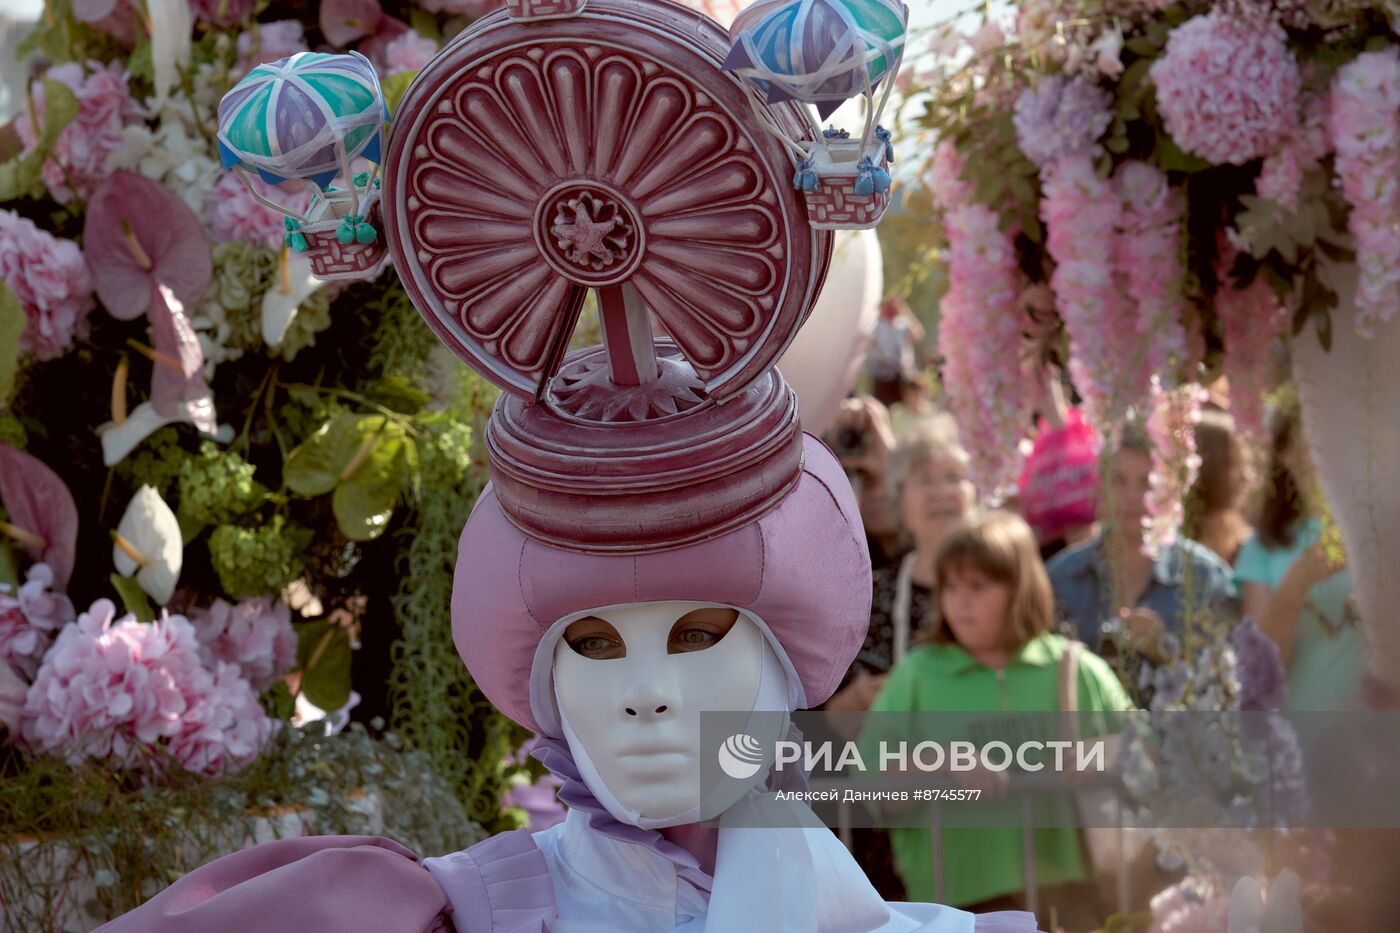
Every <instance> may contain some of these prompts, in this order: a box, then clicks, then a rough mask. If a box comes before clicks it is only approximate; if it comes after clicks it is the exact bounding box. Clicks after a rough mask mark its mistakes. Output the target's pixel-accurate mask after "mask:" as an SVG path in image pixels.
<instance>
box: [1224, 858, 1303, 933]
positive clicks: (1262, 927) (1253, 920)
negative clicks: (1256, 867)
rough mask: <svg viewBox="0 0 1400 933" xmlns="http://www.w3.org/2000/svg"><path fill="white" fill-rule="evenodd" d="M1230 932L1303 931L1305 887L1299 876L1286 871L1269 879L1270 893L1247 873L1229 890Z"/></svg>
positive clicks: (1271, 932)
mask: <svg viewBox="0 0 1400 933" xmlns="http://www.w3.org/2000/svg"><path fill="white" fill-rule="evenodd" d="M1229 918H1230V919H1229V926H1228V927H1227V930H1228V933H1303V905H1302V891H1301V884H1300V882H1299V880H1298V876H1297V875H1295V874H1294V873H1293V872H1291V871H1284V872H1281V873H1280V874H1279V876H1278V877H1277V878H1275V879H1274V880H1273V881H1271V882H1269V889H1268V892H1267V896H1266V894H1265V891H1264V889H1263V888H1262V887H1260V885H1259V882H1258V881H1256V880H1255V879H1253V878H1251V877H1249V876H1248V875H1246V876H1245V877H1243V878H1241V879H1240V880H1239V881H1237V882H1235V887H1234V890H1232V891H1231V892H1230V914H1229Z"/></svg>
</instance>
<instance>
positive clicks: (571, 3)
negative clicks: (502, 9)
mask: <svg viewBox="0 0 1400 933" xmlns="http://www.w3.org/2000/svg"><path fill="white" fill-rule="evenodd" d="M585 3H587V0H506V13H507V14H508V15H509V16H510V18H511V19H521V20H528V19H563V18H564V17H566V16H575V15H577V14H579V13H582V12H583V7H584V4H585Z"/></svg>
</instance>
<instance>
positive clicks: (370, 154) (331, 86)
mask: <svg viewBox="0 0 1400 933" xmlns="http://www.w3.org/2000/svg"><path fill="white" fill-rule="evenodd" d="M387 118H388V111H387V108H386V107H385V105H384V92H383V91H382V90H381V89H380V87H379V76H378V75H377V74H376V73H375V71H374V66H373V65H371V64H370V62H369V59H367V58H365V57H364V56H363V55H361V54H359V53H358V52H349V53H347V54H344V55H332V54H328V53H324V52H298V53H297V54H295V55H291V56H289V57H287V58H283V59H280V60H279V61H275V62H272V63H270V64H266V65H259V66H258V67H256V68H254V69H253V70H252V71H250V72H248V74H247V75H245V76H244V78H243V80H242V81H239V82H238V83H237V84H236V85H234V87H233V89H232V90H231V91H229V92H228V93H227V94H225V95H224V98H223V100H221V101H220V102H219V157H220V159H221V160H222V161H223V165H224V168H234V167H235V166H241V167H243V168H247V169H250V170H253V171H256V172H257V173H258V174H259V175H260V176H262V178H263V180H264V181H266V182H268V183H269V184H277V183H279V182H283V181H286V180H287V179H290V178H302V179H308V180H310V181H312V182H314V183H315V184H317V185H319V186H320V187H322V188H324V187H326V186H327V185H328V184H330V181H331V179H332V178H334V177H335V176H336V174H337V173H338V172H340V170H341V168H342V164H345V165H348V164H349V161H350V160H351V159H354V158H356V157H357V156H364V157H365V158H367V159H369V160H370V161H372V162H376V163H377V162H378V161H379V160H380V150H381V135H382V133H383V128H384V121H385V120H386V119H387Z"/></svg>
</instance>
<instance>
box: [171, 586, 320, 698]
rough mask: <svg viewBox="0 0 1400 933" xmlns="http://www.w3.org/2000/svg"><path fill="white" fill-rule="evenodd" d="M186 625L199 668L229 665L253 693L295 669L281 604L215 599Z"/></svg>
mask: <svg viewBox="0 0 1400 933" xmlns="http://www.w3.org/2000/svg"><path fill="white" fill-rule="evenodd" d="M191 621H192V622H194V627H195V633H196V635H197V636H198V638H199V651H200V656H201V657H202V658H203V659H204V663H205V665H206V666H207V667H209V668H210V669H213V668H214V667H215V665H217V664H220V663H229V664H233V665H235V666H236V667H237V668H238V670H239V671H240V672H241V674H242V676H243V677H244V679H246V680H247V681H248V682H249V683H250V684H252V685H253V688H254V689H255V690H257V691H258V692H262V691H263V690H266V689H267V688H268V687H270V686H272V685H273V684H274V683H275V682H276V681H277V679H278V678H279V677H281V676H282V675H283V674H285V673H286V672H287V671H289V670H291V669H292V665H294V664H295V663H296V657H297V636H296V632H295V631H293V630H292V613H291V610H290V609H288V608H287V606H286V605H285V604H284V603H280V602H273V601H272V600H271V599H267V598H265V597H260V598H257V599H245V600H244V601H243V602H241V603H238V604H236V605H235V604H230V603H227V602H225V601H223V600H222V599H220V600H217V601H216V602H215V603H214V605H213V606H211V607H209V608H208V609H196V610H195V611H194V612H193V613H191Z"/></svg>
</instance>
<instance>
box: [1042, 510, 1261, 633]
mask: <svg viewBox="0 0 1400 933" xmlns="http://www.w3.org/2000/svg"><path fill="white" fill-rule="evenodd" d="M1046 571H1047V572H1048V573H1049V575H1050V585H1051V586H1052V587H1053V588H1054V590H1055V612H1056V616H1057V619H1058V620H1059V621H1060V622H1061V624H1062V627H1063V628H1064V630H1065V633H1066V634H1077V635H1078V637H1079V640H1080V641H1082V642H1084V643H1085V644H1086V645H1088V646H1089V647H1090V649H1096V648H1097V646H1098V643H1099V634H1100V627H1101V626H1102V624H1103V623H1104V622H1106V621H1108V620H1110V619H1112V618H1113V617H1114V616H1115V615H1116V612H1115V607H1114V604H1113V578H1112V575H1111V573H1110V572H1109V568H1108V561H1107V560H1106V559H1105V558H1104V555H1103V536H1102V535H1099V536H1098V537H1096V538H1094V539H1092V540H1090V541H1086V542H1084V543H1083V544H1080V545H1079V546H1078V547H1075V548H1072V549H1071V550H1067V551H1062V552H1060V553H1059V554H1056V555H1055V556H1054V557H1053V558H1052V559H1051V560H1050V563H1049V564H1048V565H1046ZM1137 605H1138V606H1139V607H1142V608H1145V609H1151V610H1153V611H1155V612H1156V613H1157V614H1158V615H1159V616H1161V617H1162V622H1163V624H1164V625H1165V626H1166V630H1167V631H1168V632H1169V633H1171V634H1173V635H1176V636H1178V637H1180V636H1181V634H1182V632H1183V630H1184V629H1185V627H1186V625H1185V619H1186V617H1187V615H1188V614H1189V613H1190V612H1192V611H1209V612H1210V613H1212V614H1213V615H1219V614H1228V615H1229V616H1237V615H1238V606H1237V605H1236V603H1235V592H1234V584H1233V582H1232V580H1231V574H1230V568H1229V566H1228V565H1227V564H1226V563H1225V562H1224V561H1222V560H1221V559H1220V558H1219V557H1216V556H1215V554H1214V553H1212V552H1211V551H1210V550H1209V549H1208V548H1206V547H1204V546H1202V545H1200V544H1197V543H1196V542H1195V541H1187V540H1185V539H1181V540H1178V541H1177V542H1176V543H1174V544H1171V545H1168V546H1167V547H1164V548H1162V552H1161V553H1160V554H1159V555H1158V557H1157V559H1156V561H1154V562H1153V564H1152V574H1151V576H1150V577H1149V578H1148V583H1147V589H1146V590H1144V591H1143V594H1142V597H1141V598H1140V599H1139V600H1138V602H1137Z"/></svg>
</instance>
